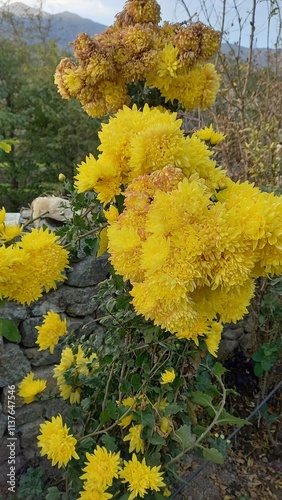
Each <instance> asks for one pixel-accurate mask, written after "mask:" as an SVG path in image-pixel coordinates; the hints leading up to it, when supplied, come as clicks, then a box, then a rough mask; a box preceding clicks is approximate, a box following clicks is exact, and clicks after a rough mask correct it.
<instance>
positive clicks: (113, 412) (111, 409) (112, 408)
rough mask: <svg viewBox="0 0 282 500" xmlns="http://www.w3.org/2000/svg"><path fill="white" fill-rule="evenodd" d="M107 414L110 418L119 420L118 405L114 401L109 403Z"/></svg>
mask: <svg viewBox="0 0 282 500" xmlns="http://www.w3.org/2000/svg"><path fill="white" fill-rule="evenodd" d="M107 413H108V415H109V417H110V418H112V419H113V420H116V419H117V418H119V411H118V407H117V405H116V404H115V403H114V402H113V401H108V403H107Z"/></svg>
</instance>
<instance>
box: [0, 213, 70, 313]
mask: <svg viewBox="0 0 282 500" xmlns="http://www.w3.org/2000/svg"><path fill="white" fill-rule="evenodd" d="M2 215H3V213H2ZM11 227H12V228H13V226H11ZM5 231H6V234H7V226H5ZM11 231H12V232H13V238H14V237H15V235H16V233H17V235H18V234H20V229H19V228H18V229H16V230H14V229H11ZM10 236H11V233H10ZM57 239H58V238H57V236H56V235H55V234H54V233H52V232H51V231H49V230H48V229H46V230H44V229H43V228H40V229H39V230H36V229H33V230H32V231H31V232H30V233H22V237H21V239H20V240H19V241H17V242H16V243H14V244H11V245H9V246H5V245H2V246H0V299H8V300H15V301H17V302H19V303H20V304H25V303H26V304H30V303H31V302H32V301H34V300H36V299H38V298H39V297H41V295H42V293H43V290H45V291H49V290H50V289H51V288H56V283H57V282H60V281H63V280H64V279H65V276H64V275H63V271H64V269H65V268H66V267H68V252H67V251H66V250H65V249H64V248H63V247H62V246H61V245H60V244H59V242H58V241H57ZM31 262H32V272H31V271H30V263H31Z"/></svg>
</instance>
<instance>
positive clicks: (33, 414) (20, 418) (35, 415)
mask: <svg viewBox="0 0 282 500" xmlns="http://www.w3.org/2000/svg"><path fill="white" fill-rule="evenodd" d="M43 411H44V406H43V404H42V403H41V402H34V403H30V404H29V405H26V404H24V405H23V406H22V407H21V408H19V409H18V410H17V411H16V426H17V429H18V427H20V426H22V425H25V424H27V423H29V422H32V421H33V420H37V419H39V418H43Z"/></svg>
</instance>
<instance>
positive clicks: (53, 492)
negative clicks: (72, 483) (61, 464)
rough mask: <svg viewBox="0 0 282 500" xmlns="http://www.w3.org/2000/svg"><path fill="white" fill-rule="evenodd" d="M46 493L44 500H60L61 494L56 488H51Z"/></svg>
mask: <svg viewBox="0 0 282 500" xmlns="http://www.w3.org/2000/svg"><path fill="white" fill-rule="evenodd" d="M47 491H48V493H47V495H46V497H45V500H60V499H61V492H60V491H59V490H58V488H57V487H56V486H51V487H50V488H48V490H47Z"/></svg>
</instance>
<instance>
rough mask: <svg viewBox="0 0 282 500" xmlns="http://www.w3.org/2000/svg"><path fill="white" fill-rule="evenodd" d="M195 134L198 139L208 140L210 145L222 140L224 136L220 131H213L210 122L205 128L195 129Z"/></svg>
mask: <svg viewBox="0 0 282 500" xmlns="http://www.w3.org/2000/svg"><path fill="white" fill-rule="evenodd" d="M195 134H196V136H197V137H199V139H201V140H202V141H207V142H209V143H210V144H211V145H212V146H214V145H215V144H218V143H219V142H221V141H223V139H225V137H226V135H224V134H222V133H220V132H215V130H214V128H213V125H212V123H211V124H210V126H209V127H205V128H201V129H200V130H197V132H195Z"/></svg>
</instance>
